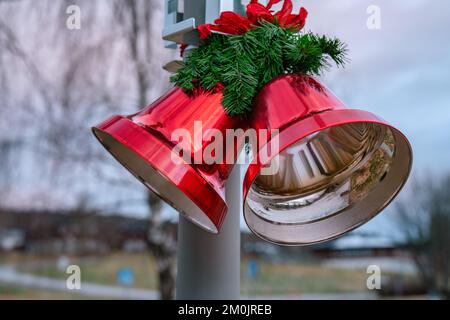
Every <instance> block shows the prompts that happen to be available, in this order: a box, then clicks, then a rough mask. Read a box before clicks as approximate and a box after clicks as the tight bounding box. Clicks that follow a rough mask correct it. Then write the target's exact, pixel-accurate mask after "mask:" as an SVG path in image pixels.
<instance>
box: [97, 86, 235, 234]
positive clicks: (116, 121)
mask: <svg viewBox="0 0 450 320" xmlns="http://www.w3.org/2000/svg"><path fill="white" fill-rule="evenodd" d="M241 122H242V121H241V120H240V119H238V118H232V117H229V116H228V115H226V113H225V111H224V109H223V107H222V93H221V92H216V93H201V92H200V93H196V94H195V95H193V96H190V95H189V96H188V95H187V94H185V93H184V92H183V91H182V90H181V89H178V88H175V89H172V90H170V91H169V92H168V93H166V94H165V95H164V96H163V97H161V98H159V99H158V100H157V101H155V102H154V103H153V104H151V105H150V106H148V107H146V108H144V109H142V110H141V111H139V112H138V113H136V114H133V115H130V116H126V117H124V116H112V117H111V118H109V119H107V120H106V121H104V122H103V123H101V124H99V125H97V126H95V127H94V128H93V132H94V134H95V136H96V137H97V139H98V140H99V141H100V143H101V144H102V145H103V146H104V147H105V148H106V149H107V150H108V151H109V152H110V153H111V154H112V155H113V156H114V158H116V159H117V160H118V161H119V162H120V163H121V164H122V165H123V166H124V167H125V168H126V169H128V171H130V172H131V173H132V174H133V175H134V176H135V177H136V178H137V179H138V180H140V181H141V182H142V183H143V184H144V185H145V186H146V187H148V188H149V189H151V190H152V191H153V192H155V193H156V194H157V195H159V196H160V197H161V198H162V199H163V200H165V201H166V202H167V203H168V204H170V205H171V206H172V207H174V208H175V209H176V210H178V211H179V212H180V213H182V214H183V215H184V216H185V217H186V218H187V219H188V220H190V221H191V222H193V223H194V224H196V225H197V226H199V227H201V228H203V229H204V230H206V231H208V232H211V233H218V232H219V230H220V227H221V225H222V222H223V220H224V218H225V215H226V212H227V205H226V203H225V191H224V188H225V182H226V180H227V178H228V175H229V172H231V169H232V167H233V165H232V164H225V161H222V162H221V163H217V164H211V165H205V164H198V165H197V164H195V161H194V160H193V159H194V157H195V156H196V155H198V154H200V155H202V154H203V151H204V150H205V148H206V147H207V146H208V144H209V143H210V139H209V138H207V137H205V136H204V135H206V134H207V132H208V130H217V131H219V132H221V133H223V134H225V131H226V130H227V129H235V128H238V127H240V125H241ZM197 123H201V125H202V129H203V131H202V132H201V133H202V134H203V136H202V137H199V138H200V143H195V138H194V139H192V140H190V139H188V140H187V141H185V140H184V139H183V140H182V141H173V140H172V134H173V133H174V132H175V131H176V130H183V131H184V132H187V133H188V136H189V137H194V136H195V135H196V134H197V131H196V124H197ZM175 146H177V147H179V148H180V149H181V150H182V151H184V152H183V155H182V157H181V156H179V155H178V153H177V152H175V149H174V147H175ZM224 148H225V146H224ZM227 151H228V150H227ZM225 154H233V155H234V157H236V155H237V151H235V150H234V149H232V150H229V151H228V152H225ZM175 160H176V161H175ZM187 160H189V161H187Z"/></svg>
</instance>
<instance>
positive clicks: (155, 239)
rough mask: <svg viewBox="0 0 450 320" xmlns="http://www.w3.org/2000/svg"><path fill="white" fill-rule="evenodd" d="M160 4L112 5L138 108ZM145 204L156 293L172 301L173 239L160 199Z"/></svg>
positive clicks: (129, 1)
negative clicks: (131, 69) (129, 63)
mask: <svg viewBox="0 0 450 320" xmlns="http://www.w3.org/2000/svg"><path fill="white" fill-rule="evenodd" d="M160 4H161V2H160V1H158V2H157V1H154V0H147V1H141V0H126V1H118V2H116V3H115V12H116V16H117V18H118V21H120V23H121V24H122V26H123V28H124V35H125V36H126V39H127V44H128V49H129V52H130V56H131V59H132V60H131V61H132V62H133V65H134V78H135V81H136V84H137V92H138V97H139V99H138V100H139V106H140V107H143V106H144V105H145V104H147V103H148V90H149V88H150V86H151V85H152V83H151V82H150V77H149V74H151V73H150V72H151V70H149V61H151V60H152V59H153V58H154V48H153V43H152V41H151V39H152V21H153V19H154V14H155V10H156V9H157V8H158V6H159V5H160ZM147 201H148V204H149V208H150V218H149V219H150V223H149V230H148V237H147V244H148V248H149V250H150V252H151V253H152V254H153V256H154V258H155V260H156V264H157V270H158V280H159V291H160V294H161V298H162V299H165V300H167V299H173V298H174V293H175V270H176V268H175V267H176V239H175V234H174V233H173V232H171V230H170V228H169V230H167V223H165V221H164V220H163V219H162V216H161V207H162V203H161V199H160V198H159V197H158V196H156V195H155V194H153V193H152V192H151V191H149V193H148V196H147Z"/></svg>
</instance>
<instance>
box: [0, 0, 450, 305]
mask: <svg viewBox="0 0 450 320" xmlns="http://www.w3.org/2000/svg"><path fill="white" fill-rule="evenodd" d="M247 2H248V1H243V3H244V4H246V3H247ZM294 2H295V10H298V8H299V6H300V4H301V5H302V6H305V7H306V8H307V9H308V10H309V12H310V16H309V18H308V20H307V25H306V30H312V31H314V32H316V33H319V34H327V35H330V36H337V37H339V38H340V39H341V40H343V41H344V42H346V43H347V44H348V47H349V50H350V51H349V58H350V59H351V63H349V64H348V65H347V68H346V69H331V70H330V71H329V72H328V73H327V74H326V75H325V76H324V77H323V79H322V81H323V82H324V83H325V84H327V85H328V86H329V87H330V88H331V89H332V90H333V91H334V92H335V93H336V94H337V95H338V96H339V97H340V98H341V99H342V100H343V101H345V102H346V103H347V105H349V106H351V107H354V108H364V109H366V110H369V111H372V112H374V113H377V114H379V115H381V116H382V117H384V118H385V119H387V120H388V121H389V122H391V123H393V124H394V125H395V126H397V127H398V128H399V129H401V130H402V131H403V132H404V133H405V134H406V135H407V136H408V138H409V139H410V141H411V143H412V146H413V149H414V161H415V162H414V167H413V172H412V176H411V178H410V180H409V183H408V185H407V186H406V187H405V189H404V191H403V193H402V194H401V195H400V196H399V198H398V199H396V201H395V202H394V203H393V204H391V205H390V206H389V207H388V208H387V209H385V210H384V212H383V213H382V214H380V215H379V216H378V217H377V218H375V219H373V220H372V221H370V222H369V223H367V224H366V225H364V226H363V227H361V228H359V229H357V230H355V231H353V232H351V233H350V234H348V235H346V236H344V237H342V238H339V239H338V240H335V241H332V242H329V243H325V244H321V245H316V246H311V247H303V248H286V247H279V246H274V245H270V244H268V243H266V242H263V241H261V240H259V239H258V238H256V237H255V236H253V235H252V234H250V233H249V232H248V229H247V228H246V227H245V223H243V222H242V223H241V225H242V239H241V248H242V250H241V252H242V253H241V254H242V262H241V270H242V273H241V291H242V297H243V298H246V297H249V298H273V299H334V298H342V299H382V298H405V299H406V298H423V299H447V298H450V232H449V231H450V108H449V107H450V106H449V104H450V72H449V70H450V42H449V41H448V34H447V33H448V30H449V28H450V2H448V1H445V0H439V1H433V2H430V1H426V0H414V1H408V2H406V1H387V0H384V1H375V0H339V1H326V0H304V1H301V2H300V1H294ZM71 5H76V6H78V8H79V9H80V14H81V20H80V21H81V28H80V29H69V28H68V27H67V25H66V22H67V19H68V18H69V16H70V13H73V11H70V10H69V11H67V10H68V7H69V6H71ZM68 12H69V14H68ZM377 12H378V13H379V18H380V19H379V25H377V24H376V28H373V24H371V23H369V24H368V21H372V20H370V19H371V17H372V16H373V14H374V13H375V14H376V13H377ZM372 22H373V21H372ZM163 25H164V2H163V1H162V0H96V1H90V0H71V1H66V0H52V1H50V0H41V1H32V0H15V1H14V0H0V299H102V298H117V299H128V298H130V299H160V298H163V299H171V298H173V294H174V288H175V277H176V250H177V234H176V233H177V220H178V216H177V213H176V212H174V211H173V210H172V209H171V208H170V207H168V206H167V205H166V204H164V203H163V202H161V201H160V200H159V199H158V198H156V197H155V196H153V195H152V194H150V193H148V192H147V191H146V190H145V189H144V188H143V187H142V186H141V184H139V183H137V182H136V181H135V179H134V178H133V177H131V175H129V174H128V173H127V172H126V171H125V170H124V169H123V168H122V167H121V166H120V165H118V164H117V163H116V162H115V161H114V160H113V159H112V158H111V157H110V156H109V155H108V154H107V153H106V152H105V151H104V150H103V149H102V147H101V146H100V144H98V143H97V141H95V139H94V137H93V135H92V134H91V133H90V127H91V126H92V125H94V124H96V123H98V122H99V121H101V120H103V119H105V118H106V117H107V116H109V115H111V114H113V113H119V114H130V113H133V112H134V111H137V110H138V109H140V108H141V107H143V106H145V105H147V104H149V103H150V102H151V101H153V100H154V99H156V98H158V97H159V96H160V95H161V94H162V93H164V91H165V90H167V89H168V88H170V84H169V82H168V77H169V74H168V73H167V72H165V71H164V70H163V69H162V66H163V65H164V64H166V63H167V62H170V61H171V60H174V59H177V58H178V57H179V51H178V50H173V49H166V48H165V47H164V42H163V41H162V40H161V33H162V28H163ZM69 265H78V266H80V268H81V280H82V284H81V285H82V289H81V290H68V289H67V287H66V279H67V277H68V276H69V275H68V274H67V273H66V270H67V267H68V266H69ZM369 266H377V267H378V268H379V270H380V271H381V289H379V290H370V289H369V288H368V286H367V280H368V277H370V276H371V275H372V274H373V273H372V272H373V269H371V268H369ZM368 268H369V273H368ZM372 268H373V267H372ZM370 270H372V271H370Z"/></svg>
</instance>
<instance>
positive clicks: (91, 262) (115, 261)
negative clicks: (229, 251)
mask: <svg viewBox="0 0 450 320" xmlns="http://www.w3.org/2000/svg"><path fill="white" fill-rule="evenodd" d="M14 261H15V262H16V263H18V265H19V266H20V267H19V269H20V271H22V272H27V273H31V274H35V275H39V276H45V277H50V278H57V279H66V278H67V274H66V273H65V272H64V271H61V270H59V269H58V268H57V264H56V259H55V258H53V259H49V258H46V259H44V258H41V259H35V258H28V259H24V257H20V256H14ZM70 263H71V264H77V265H79V266H80V267H81V278H82V281H85V282H92V283H98V284H105V285H118V284H117V281H116V278H117V272H118V270H120V269H121V268H125V267H127V268H131V269H132V270H133V271H134V273H135V283H134V285H133V287H135V288H143V289H156V288H157V275H156V269H155V263H154V260H153V259H152V257H151V256H150V255H149V254H145V253H138V254H135V253H133V254H126V253H115V254H111V255H106V256H100V257H95V258H94V257H90V258H72V259H71V261H70ZM366 277H367V275H366V274H365V273H364V272H363V271H350V270H337V269H329V268H324V267H321V266H320V265H318V264H293V263H292V264H275V263H268V262H262V261H261V262H260V270H259V274H258V277H257V278H256V279H250V278H248V277H247V260H246V259H243V261H242V263H241V280H242V281H241V288H242V290H241V291H242V293H243V294H245V295H287V294H302V293H348V292H358V291H365V290H367V289H366V287H365V285H366Z"/></svg>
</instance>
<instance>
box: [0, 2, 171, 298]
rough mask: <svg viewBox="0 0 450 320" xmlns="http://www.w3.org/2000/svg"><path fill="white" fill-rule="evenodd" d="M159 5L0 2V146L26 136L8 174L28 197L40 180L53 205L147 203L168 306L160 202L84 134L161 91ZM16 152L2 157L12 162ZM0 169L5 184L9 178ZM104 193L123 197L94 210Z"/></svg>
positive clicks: (166, 238) (167, 256)
mask: <svg viewBox="0 0 450 320" xmlns="http://www.w3.org/2000/svg"><path fill="white" fill-rule="evenodd" d="M72 4H76V5H79V6H80V8H81V12H82V20H81V22H82V27H81V29H80V30H68V29H67V28H66V27H65V21H66V19H67V15H66V8H67V6H68V5H72ZM162 5H163V2H162V1H160V0H115V1H109V0H98V1H89V0H73V1H67V0H60V1H58V2H56V1H36V2H35V1H13V2H2V1H1V0H0V93H1V94H0V112H2V116H1V117H0V122H1V121H4V122H5V127H4V128H5V133H7V134H5V135H2V136H0V148H1V149H3V150H6V149H8V150H13V149H14V148H11V147H10V143H9V142H8V141H22V139H18V138H17V137H14V136H12V132H13V130H12V129H13V128H14V127H15V126H17V124H21V126H23V128H24V129H27V130H28V131H27V134H26V135H25V134H24V130H22V131H21V132H20V133H21V134H22V133H23V134H22V135H23V136H24V138H23V141H25V142H24V143H21V144H20V145H21V146H22V145H23V149H27V155H28V159H29V160H27V163H23V164H20V163H17V161H16V162H15V163H13V164H12V166H14V167H15V168H16V169H17V170H18V171H21V174H22V175H25V176H26V177H24V179H25V181H26V182H27V183H28V185H31V186H33V185H34V190H41V189H43V188H42V187H41V185H42V183H43V182H44V181H47V185H49V186H50V187H49V193H50V194H54V195H55V197H56V198H58V195H57V194H58V192H59V193H60V194H63V195H64V196H63V197H59V198H60V199H64V201H63V202H58V204H60V203H63V204H64V205H66V206H68V205H69V206H70V203H71V205H72V206H73V207H77V206H78V205H79V203H80V201H84V200H83V199H86V197H87V198H88V199H87V203H88V204H89V206H90V208H89V209H90V210H93V209H98V210H100V211H108V210H105V208H108V207H111V206H112V204H116V203H121V204H125V203H126V204H130V203H131V202H135V201H131V200H136V197H137V195H139V196H140V197H141V199H140V201H141V203H142V204H144V205H148V211H149V217H150V218H149V219H150V223H149V231H148V239H147V243H148V248H149V251H150V252H151V254H152V255H153V256H154V258H155V260H156V264H157V270H158V279H159V286H160V292H161V297H162V298H163V299H171V298H173V295H174V282H175V256H176V255H175V250H176V234H175V233H174V232H173V230H171V228H169V224H168V223H167V221H166V217H165V216H164V215H163V213H162V206H163V203H162V202H161V200H159V198H158V197H156V196H154V195H153V194H151V193H149V192H142V187H141V186H140V185H139V184H138V183H136V181H134V180H133V178H132V177H129V176H127V175H126V173H124V171H123V168H121V167H120V166H119V165H118V164H116V163H115V162H114V161H112V160H111V158H110V157H109V155H108V154H107V152H105V151H104V150H103V149H102V148H101V147H100V146H99V145H98V143H97V142H96V141H95V139H94V138H93V137H92V135H91V133H90V130H89V126H90V125H92V124H95V123H97V122H98V121H100V120H102V119H104V118H105V117H106V116H107V115H109V114H111V113H113V112H118V113H122V114H127V113H131V112H134V111H136V109H137V108H140V107H144V106H145V105H146V104H148V103H149V102H150V99H151V98H153V97H155V96H157V95H159V94H161V93H162V92H161V91H162V90H164V89H166V88H167V87H168V86H169V83H168V82H167V84H165V85H162V83H164V82H163V81H160V79H161V78H163V77H164V73H163V72H164V71H163V70H162V69H161V66H162V65H163V64H164V62H166V61H163V59H164V55H165V54H168V53H167V52H165V51H164V52H162V49H163V47H162V45H163V42H162V40H161V30H160V29H158V28H160V26H161V23H159V24H158V21H161V20H162V16H163V12H162ZM24 19H26V21H27V23H23V21H24ZM44 26H45V28H44ZM4 49H6V50H4ZM168 55H169V56H168V57H167V59H170V54H168ZM25 69H26V70H27V74H25V72H24V70H25ZM153 79H158V81H153ZM19 88H20V89H21V90H19ZM25 124H26V125H25ZM25 136H26V137H25ZM19 138H21V137H19ZM4 141H5V142H4ZM15 145H19V144H15ZM14 150H15V149H14ZM8 152H9V153H11V152H12V151H11V152H10V151H8ZM14 152H16V151H14ZM17 152H18V151H17ZM17 152H16V153H15V154H14V155H12V156H9V158H11V157H14V158H15V159H17V158H19V157H18V154H17ZM4 155H5V154H4ZM26 166H31V167H32V168H33V170H32V171H33V172H32V174H30V173H25V170H23V168H25V167H26ZM1 170H2V174H1V175H0V177H4V181H6V176H7V174H8V173H9V172H10V171H11V170H9V169H5V168H4V167H3V168H2V169H1ZM93 177H95V178H93ZM10 180H11V179H10V178H8V181H10ZM93 181H95V183H93ZM0 182H1V181H0ZM5 184H6V183H5ZM7 184H8V185H12V183H9V182H8V183H7ZM1 186H2V185H1V184H0V187H1ZM111 187H114V188H116V189H120V190H124V191H125V190H126V191H127V194H132V195H133V197H131V196H129V197H128V198H125V197H123V199H122V198H121V199H108V200H107V202H106V203H104V204H101V205H99V202H98V198H100V197H99V196H98V195H99V190H101V189H103V190H108V189H109V188H111ZM116 194H117V193H116ZM118 194H121V193H120V192H119V193H118ZM10 198H14V197H10ZM42 198H43V197H42ZM70 198H74V199H72V200H73V201H71V202H70V201H69V199H70ZM127 200H129V201H127ZM27 202H29V203H30V202H31V201H30V200H29V199H28V201H27ZM19 205H20V204H19ZM44 205H50V201H45V204H44ZM92 206H94V208H92ZM113 209H114V210H117V206H116V205H113Z"/></svg>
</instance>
